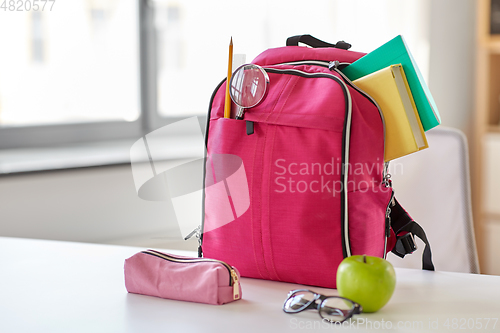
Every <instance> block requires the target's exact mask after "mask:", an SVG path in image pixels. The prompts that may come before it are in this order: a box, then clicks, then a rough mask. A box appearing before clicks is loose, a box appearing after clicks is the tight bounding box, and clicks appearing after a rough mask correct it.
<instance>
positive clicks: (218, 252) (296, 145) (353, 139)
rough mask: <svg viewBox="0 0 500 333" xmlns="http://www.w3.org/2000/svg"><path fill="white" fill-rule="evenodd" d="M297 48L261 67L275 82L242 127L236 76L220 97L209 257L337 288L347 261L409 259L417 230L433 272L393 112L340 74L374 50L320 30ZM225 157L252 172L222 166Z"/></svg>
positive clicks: (210, 171)
mask: <svg viewBox="0 0 500 333" xmlns="http://www.w3.org/2000/svg"><path fill="white" fill-rule="evenodd" d="M299 41H300V42H304V43H307V44H309V45H310V46H313V47H312V48H311V47H301V46H297V45H298V42H299ZM287 45H288V46H286V47H281V48H276V49H269V50H267V51H265V52H263V53H262V54H260V55H259V56H258V57H257V58H256V59H255V60H254V61H253V63H254V64H257V65H259V66H262V67H263V68H264V69H265V71H266V72H267V74H268V76H269V80H270V84H269V87H268V93H267V95H266V97H265V99H264V100H263V101H262V102H261V103H260V104H259V105H257V106H255V107H253V108H251V109H248V110H247V111H246V112H245V113H244V119H243V120H238V119H234V118H224V100H225V92H226V82H225V80H224V81H222V82H221V84H220V85H219V86H218V87H217V88H216V90H215V92H214V94H213V96H212V100H211V101H210V108H209V114H208V124H207V130H206V144H207V154H208V155H207V167H206V174H205V185H206V190H205V201H204V209H205V216H204V222H203V226H202V231H203V233H202V237H201V240H200V241H201V242H200V244H201V246H200V255H201V252H203V256H205V257H208V258H215V259H219V260H222V261H225V262H227V263H229V264H230V265H233V266H235V267H237V268H238V270H239V271H240V273H241V275H242V276H245V277H252V278H260V279H268V280H276V281H284V282H291V283H298V284H307V285H315V286H320V287H328V288H335V285H336V282H335V280H336V271H337V266H338V265H339V263H340V262H341V261H342V260H343V259H344V258H345V257H347V256H351V255H356V254H360V255H362V254H366V255H371V256H378V257H385V255H386V252H387V251H390V250H393V252H394V251H395V253H396V254H398V255H401V256H404V255H405V254H407V253H411V252H412V251H413V250H414V249H415V246H414V241H413V234H415V235H417V236H419V237H420V238H425V242H426V244H427V246H426V253H424V268H426V269H432V270H433V267H432V261H431V255H430V247H429V246H428V243H427V241H426V240H427V239H426V237H425V234H422V233H423V231H421V228H419V227H418V225H417V224H416V223H415V222H414V221H413V220H412V219H411V217H409V215H408V214H407V213H406V212H405V211H404V210H403V209H402V208H401V207H400V206H399V204H398V203H397V201H396V200H395V199H394V196H393V191H392V187H391V182H390V179H389V178H390V175H388V174H387V165H385V163H384V120H383V116H382V113H381V111H380V110H379V108H378V106H377V105H376V103H375V102H374V101H373V99H372V98H371V97H370V96H368V95H367V94H366V93H364V92H362V91H360V90H359V89H357V88H356V87H355V86H354V85H353V84H352V83H351V82H350V81H349V80H348V79H347V78H346V77H345V76H344V75H343V74H342V72H341V71H340V69H341V68H343V66H345V65H347V64H349V63H352V62H353V61H355V60H356V59H358V58H360V57H362V56H363V55H364V54H363V53H359V52H352V51H348V50H347V49H348V48H349V47H350V45H349V44H347V43H344V42H338V43H337V44H335V45H332V44H328V43H325V42H322V41H320V40H317V39H315V38H313V37H311V36H309V35H303V36H295V37H291V38H289V39H288V40H287ZM234 107H235V106H234V105H233V108H234ZM225 155H227V156H236V157H238V158H239V159H238V158H237V160H239V161H240V164H241V166H242V167H241V168H240V169H238V166H234V165H230V164H231V163H227V162H224V163H223V162H221V163H218V162H217V161H218V158H217V156H219V157H220V156H225ZM216 164H218V166H216ZM233 164H234V163H233ZM220 168H222V169H224V168H226V170H225V171H224V172H221V169H220ZM229 169H231V170H229ZM235 170H240V171H241V170H244V172H243V173H242V172H239V173H238V172H235ZM237 174H239V175H240V177H233V179H231V176H230V175H237ZM242 179H243V180H242ZM245 180H246V183H245ZM215 184H220V185H221V184H222V185H221V186H223V187H222V188H225V191H226V192H227V196H228V197H227V198H229V199H227V198H226V199H225V200H222V199H221V197H220V195H217V194H216V191H214V190H213V188H215V187H214V185H215ZM247 188H248V192H247V194H246V195H245V191H241V189H244V190H246V189H247ZM226 192H225V193H226ZM219 193H220V191H219ZM227 201H228V202H229V203H230V208H227V207H224V203H225V202H227ZM395 215H396V216H395ZM228 216H229V218H228ZM391 218H392V221H391ZM221 221H229V222H223V223H221ZM391 227H392V229H393V230H391ZM391 234H392V237H390V236H391ZM396 235H397V236H396ZM395 236H396V237H395ZM396 243H397V244H396ZM395 244H396V246H395Z"/></svg>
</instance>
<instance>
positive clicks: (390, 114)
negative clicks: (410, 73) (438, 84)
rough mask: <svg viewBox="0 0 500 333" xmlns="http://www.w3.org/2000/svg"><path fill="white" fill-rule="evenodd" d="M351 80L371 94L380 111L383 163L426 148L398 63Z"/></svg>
mask: <svg viewBox="0 0 500 333" xmlns="http://www.w3.org/2000/svg"><path fill="white" fill-rule="evenodd" d="M353 83H354V84H355V85H356V86H358V87H359V88H360V89H361V90H363V91H364V92H366V93H367V94H368V95H370V96H371V97H373V99H374V100H375V101H376V102H377V104H378V105H379V106H380V109H381V110H382V113H383V115H384V121H385V151H384V160H385V161H386V162H387V161H390V160H393V159H395V158H398V157H401V156H404V155H408V154H411V153H413V152H416V151H419V150H422V149H424V148H428V147H429V145H428V144H427V139H426V137H425V133H424V129H423V127H422V123H421V121H420V117H419V115H418V112H417V108H416V106H415V102H414V101H413V97H412V94H411V90H410V86H409V85H408V81H407V80H406V76H405V73H404V71H403V67H402V66H401V65H400V64H399V65H391V66H389V67H386V68H383V69H381V70H379V71H377V72H374V73H371V74H369V75H366V76H363V77H361V78H359V79H357V80H355V81H353Z"/></svg>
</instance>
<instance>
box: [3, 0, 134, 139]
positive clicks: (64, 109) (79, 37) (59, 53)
mask: <svg viewBox="0 0 500 333" xmlns="http://www.w3.org/2000/svg"><path fill="white" fill-rule="evenodd" d="M138 13H139V11H138V3H137V2H135V1H125V0H123V1H119V0H114V1H109V0H72V1H58V2H57V3H55V4H54V6H53V8H52V10H49V6H46V9H45V10H43V11H42V10H38V11H35V10H33V9H32V10H30V11H27V10H25V11H19V12H14V11H12V12H9V11H3V12H2V13H0V15H1V18H0V41H1V44H2V45H1V47H2V52H0V147H3V148H6V147H16V146H28V147H29V146H36V145H45V144H47V145H51V144H60V143H65V142H69V141H73V142H75V141H76V142H78V141H80V142H81V141H85V140H100V139H110V138H114V137H120V136H129V135H130V134H131V133H134V134H137V133H139V132H140V128H141V124H140V116H141V104H140V102H141V99H140V93H141V91H140V69H139V68H140V61H139V60H140V59H139V31H140V30H139V15H138ZM125 133H128V134H125Z"/></svg>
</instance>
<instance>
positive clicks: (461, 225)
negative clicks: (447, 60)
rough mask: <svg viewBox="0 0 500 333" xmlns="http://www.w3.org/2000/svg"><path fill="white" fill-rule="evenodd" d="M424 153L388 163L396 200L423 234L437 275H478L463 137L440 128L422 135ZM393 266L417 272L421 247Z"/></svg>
mask: <svg viewBox="0 0 500 333" xmlns="http://www.w3.org/2000/svg"><path fill="white" fill-rule="evenodd" d="M426 135H427V140H428V143H429V148H427V149H424V150H422V151H420V152H418V153H414V154H411V155H407V156H404V157H402V158H399V159H397V160H394V161H391V163H390V167H389V170H390V172H391V175H392V179H393V187H394V191H395V195H396V198H397V199H398V201H399V202H400V203H401V205H402V206H403V207H404V208H405V209H406V210H407V211H408V213H409V214H410V216H412V218H413V219H414V220H415V221H417V222H418V223H419V224H420V225H421V226H422V227H423V228H424V230H425V232H426V234H427V238H428V239H429V242H430V244H431V249H432V259H433V261H434V266H435V268H436V270H439V271H452V272H466V273H479V263H478V258H477V249H476V243H475V237H474V227H473V222H472V208H471V195H470V177H469V159H468V149H467V140H466V137H465V135H464V134H463V133H462V132H460V131H459V130H456V129H451V128H446V127H443V126H440V127H437V128H434V129H432V130H430V131H428V132H426ZM416 241H417V246H418V247H419V248H418V249H417V251H416V252H414V253H413V254H411V255H408V256H406V257H405V258H404V259H401V258H399V257H397V256H395V255H394V254H392V253H390V254H388V255H387V259H388V260H389V261H390V262H391V263H392V264H393V265H394V266H395V267H403V268H421V266H422V261H421V260H422V259H421V258H422V251H423V248H424V244H423V243H422V242H421V241H420V239H417V240H416Z"/></svg>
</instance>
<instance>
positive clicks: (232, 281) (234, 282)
mask: <svg viewBox="0 0 500 333" xmlns="http://www.w3.org/2000/svg"><path fill="white" fill-rule="evenodd" d="M142 253H144V254H149V255H152V256H155V257H158V258H161V259H164V260H167V261H170V262H177V263H183V264H191V263H197V262H214V263H219V264H221V265H222V266H224V267H226V269H227V270H228V272H229V286H232V287H233V299H239V298H240V288H239V286H240V282H239V278H238V274H237V273H236V271H235V270H234V269H233V267H231V266H230V265H229V264H227V263H225V262H224V261H221V260H217V259H209V258H179V257H175V256H172V255H170V254H166V253H162V252H158V251H155V250H147V251H142Z"/></svg>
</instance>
